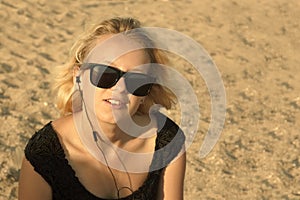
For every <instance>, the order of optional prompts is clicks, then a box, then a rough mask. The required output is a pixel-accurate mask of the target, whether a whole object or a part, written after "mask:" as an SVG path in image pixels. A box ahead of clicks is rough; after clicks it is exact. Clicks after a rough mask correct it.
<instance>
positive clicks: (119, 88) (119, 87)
mask: <svg viewBox="0 0 300 200" xmlns="http://www.w3.org/2000/svg"><path fill="white" fill-rule="evenodd" d="M111 89H112V90H113V91H114V92H118V93H124V92H126V93H127V89H126V84H125V79H124V77H121V78H120V79H119V80H118V82H117V83H116V85H114V86H113V87H112V88H111Z"/></svg>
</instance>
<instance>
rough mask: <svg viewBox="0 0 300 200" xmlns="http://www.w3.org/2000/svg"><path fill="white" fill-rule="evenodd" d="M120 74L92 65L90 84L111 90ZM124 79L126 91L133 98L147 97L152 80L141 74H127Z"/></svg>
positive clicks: (101, 66)
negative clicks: (133, 96)
mask: <svg viewBox="0 0 300 200" xmlns="http://www.w3.org/2000/svg"><path fill="white" fill-rule="evenodd" d="M121 73H122V72H121V71H119V70H118V69H115V68H113V67H110V66H107V65H101V64H99V65H94V66H92V67H91V74H90V79H91V83H92V84H93V85H94V86H96V87H99V88H105V89H107V88H111V87H113V86H114V85H115V84H116V83H117V82H118V80H119V79H120V74H121ZM124 78H125V84H126V89H127V91H128V92H129V93H131V94H133V95H135V96H146V95H148V94H149V92H150V89H151V87H152V85H153V82H154V78H152V77H150V76H148V75H146V74H141V73H131V72H128V73H126V74H125V76H124Z"/></svg>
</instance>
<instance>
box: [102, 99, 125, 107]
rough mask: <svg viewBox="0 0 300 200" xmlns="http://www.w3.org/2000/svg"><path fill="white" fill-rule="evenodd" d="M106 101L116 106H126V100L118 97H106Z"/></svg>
mask: <svg viewBox="0 0 300 200" xmlns="http://www.w3.org/2000/svg"><path fill="white" fill-rule="evenodd" d="M104 101H105V102H107V103H109V104H110V105H111V106H113V107H115V108H123V107H125V106H126V102H124V101H120V100H118V99H104Z"/></svg>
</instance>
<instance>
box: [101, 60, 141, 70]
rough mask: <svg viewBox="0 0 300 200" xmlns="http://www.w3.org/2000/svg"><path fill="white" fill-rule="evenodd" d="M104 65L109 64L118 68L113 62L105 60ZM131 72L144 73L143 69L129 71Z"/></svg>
mask: <svg viewBox="0 0 300 200" xmlns="http://www.w3.org/2000/svg"><path fill="white" fill-rule="evenodd" d="M103 64H109V65H112V66H111V67H115V68H116V67H118V65H117V64H116V63H114V62H112V61H108V60H104V61H103ZM129 71H131V72H141V73H144V72H143V71H142V70H141V69H136V67H135V68H134V69H133V70H129Z"/></svg>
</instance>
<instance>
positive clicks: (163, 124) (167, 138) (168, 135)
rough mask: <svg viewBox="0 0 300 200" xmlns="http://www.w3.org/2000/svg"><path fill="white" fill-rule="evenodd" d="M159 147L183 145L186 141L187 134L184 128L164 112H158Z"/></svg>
mask: <svg viewBox="0 0 300 200" xmlns="http://www.w3.org/2000/svg"><path fill="white" fill-rule="evenodd" d="M156 116H157V123H158V135H157V139H158V141H159V144H158V145H159V148H162V147H165V146H166V145H168V144H170V143H171V145H176V146H178V145H179V146H182V145H183V143H184V141H185V136H184V133H183V131H182V129H181V128H180V127H179V126H178V125H177V124H176V123H175V122H174V121H173V120H171V119H170V118H169V117H167V116H166V115H164V114H162V113H157V114H156Z"/></svg>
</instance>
